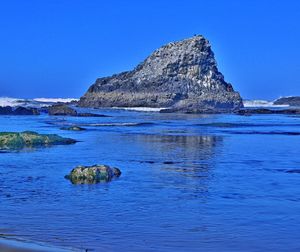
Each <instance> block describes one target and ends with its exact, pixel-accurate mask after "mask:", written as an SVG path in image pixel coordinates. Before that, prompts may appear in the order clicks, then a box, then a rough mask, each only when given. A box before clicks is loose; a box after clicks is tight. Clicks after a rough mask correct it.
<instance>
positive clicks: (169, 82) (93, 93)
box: [79, 35, 243, 112]
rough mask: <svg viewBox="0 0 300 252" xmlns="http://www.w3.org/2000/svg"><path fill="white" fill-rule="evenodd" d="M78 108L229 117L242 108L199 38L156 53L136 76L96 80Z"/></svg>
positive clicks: (137, 71) (207, 48) (204, 41)
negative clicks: (223, 114)
mask: <svg viewBox="0 0 300 252" xmlns="http://www.w3.org/2000/svg"><path fill="white" fill-rule="evenodd" d="M79 106H82V107H96V108H99V107H154V108H169V109H170V108H171V109H170V110H171V111H184V112H205V111H213V112H229V111H232V110H235V109H238V108H240V107H242V106H243V105H242V100H241V97H240V95H239V93H237V92H235V91H234V90H233V88H232V86H231V84H229V83H227V82H225V80H224V77H223V75H222V74H221V73H220V72H219V71H218V68H217V63H216V60H215V58H214V53H213V51H212V50H211V47H210V44H209V42H208V41H207V40H206V39H205V38H204V37H203V36H200V35H199V36H194V37H192V38H189V39H185V40H182V41H179V42H174V43H169V44H167V45H165V46H163V47H161V48H159V49H157V50H156V51H155V52H154V53H153V54H151V55H150V56H149V57H148V58H147V59H146V60H145V61H144V62H142V63H141V64H139V65H138V66H137V67H136V68H135V69H134V70H132V71H129V72H123V73H120V74H116V75H113V76H111V77H104V78H99V79H97V80H96V82H95V84H93V85H92V86H91V87H90V88H89V89H88V91H87V92H86V94H85V95H84V96H83V97H81V99H80V101H79Z"/></svg>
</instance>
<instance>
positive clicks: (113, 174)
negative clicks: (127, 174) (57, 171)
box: [65, 165, 121, 184]
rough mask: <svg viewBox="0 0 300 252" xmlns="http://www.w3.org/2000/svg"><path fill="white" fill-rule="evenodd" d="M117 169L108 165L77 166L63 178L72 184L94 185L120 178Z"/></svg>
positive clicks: (119, 172)
mask: <svg viewBox="0 0 300 252" xmlns="http://www.w3.org/2000/svg"><path fill="white" fill-rule="evenodd" d="M120 176H121V171H120V169H119V168H116V167H110V166H108V165H93V166H77V167H76V168H74V169H73V170H72V171H71V172H70V174H69V175H66V176H65V178H66V179H69V180H70V181H71V182H72V184H96V183H102V182H109V181H111V180H112V179H114V178H117V177H120Z"/></svg>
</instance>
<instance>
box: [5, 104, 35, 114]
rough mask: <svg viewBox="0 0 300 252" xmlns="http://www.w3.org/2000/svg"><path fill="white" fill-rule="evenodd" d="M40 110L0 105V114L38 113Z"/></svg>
mask: <svg viewBox="0 0 300 252" xmlns="http://www.w3.org/2000/svg"><path fill="white" fill-rule="evenodd" d="M39 114H40V112H39V111H38V110H37V109H36V108H25V107H17V108H13V107H10V106H7V107H0V115H39Z"/></svg>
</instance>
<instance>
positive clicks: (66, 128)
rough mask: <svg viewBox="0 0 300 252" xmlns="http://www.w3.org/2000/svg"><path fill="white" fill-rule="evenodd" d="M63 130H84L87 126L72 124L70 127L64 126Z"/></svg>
mask: <svg viewBox="0 0 300 252" xmlns="http://www.w3.org/2000/svg"><path fill="white" fill-rule="evenodd" d="M61 129H62V130H71V131H83V130H86V129H85V128H81V127H79V126H70V127H63V128H61Z"/></svg>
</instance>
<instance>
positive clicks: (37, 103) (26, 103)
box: [0, 97, 78, 108]
mask: <svg viewBox="0 0 300 252" xmlns="http://www.w3.org/2000/svg"><path fill="white" fill-rule="evenodd" d="M71 101H78V99H75V98H35V99H20V98H13V97H0V107H5V106H11V107H17V106H22V107H35V108H40V107H45V106H51V105H53V104H54V103H57V102H62V103H67V102H71Z"/></svg>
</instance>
